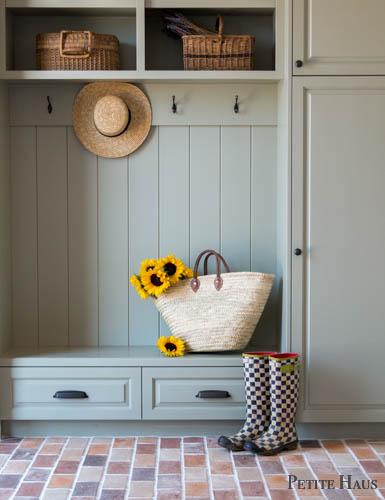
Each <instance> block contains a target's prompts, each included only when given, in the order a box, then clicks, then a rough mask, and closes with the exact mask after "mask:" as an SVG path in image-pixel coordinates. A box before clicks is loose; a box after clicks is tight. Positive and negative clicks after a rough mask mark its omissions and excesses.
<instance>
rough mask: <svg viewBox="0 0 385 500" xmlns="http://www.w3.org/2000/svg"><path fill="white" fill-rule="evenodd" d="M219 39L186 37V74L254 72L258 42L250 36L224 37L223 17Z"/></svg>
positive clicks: (212, 36) (184, 42)
mask: <svg viewBox="0 0 385 500" xmlns="http://www.w3.org/2000/svg"><path fill="white" fill-rule="evenodd" d="M218 19H219V30H218V35H184V36H182V40H183V63H184V69H185V70H251V69H253V59H254V44H255V38H254V37H253V36H250V35H224V34H223V17H222V16H218Z"/></svg>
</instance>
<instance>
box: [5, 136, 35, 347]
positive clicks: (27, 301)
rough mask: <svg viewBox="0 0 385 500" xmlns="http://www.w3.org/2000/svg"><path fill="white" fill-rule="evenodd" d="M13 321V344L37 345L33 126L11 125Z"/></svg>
mask: <svg viewBox="0 0 385 500" xmlns="http://www.w3.org/2000/svg"><path fill="white" fill-rule="evenodd" d="M11 185H12V188H11V189H12V192H11V200H12V208H11V213H12V324H13V344H14V345H15V346H37V345H38V343H39V339H38V287H37V283H38V281H37V197H36V128H35V127H18V128H11Z"/></svg>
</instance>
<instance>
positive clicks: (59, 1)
mask: <svg viewBox="0 0 385 500" xmlns="http://www.w3.org/2000/svg"><path fill="white" fill-rule="evenodd" d="M5 4H6V6H7V8H13V9H17V8H22V9H42V8H50V9H51V8H52V9H61V8H63V9H70V8H82V9H87V8H88V9H94V8H97V9H100V8H102V9H127V8H135V7H136V2H135V0H109V1H108V4H106V2H105V0H82V2H81V5H79V0H5Z"/></svg>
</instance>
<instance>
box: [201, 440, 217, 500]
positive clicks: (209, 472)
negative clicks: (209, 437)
mask: <svg viewBox="0 0 385 500" xmlns="http://www.w3.org/2000/svg"><path fill="white" fill-rule="evenodd" d="M203 448H204V450H205V455H206V470H207V482H208V485H209V495H210V499H211V500H214V487H213V480H212V477H211V469H210V466H211V464H210V457H209V450H208V447H207V441H206V438H205V437H204V438H203Z"/></svg>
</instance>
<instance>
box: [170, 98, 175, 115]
mask: <svg viewBox="0 0 385 500" xmlns="http://www.w3.org/2000/svg"><path fill="white" fill-rule="evenodd" d="M171 109H172V112H173V113H176V102H175V96H174V95H173V96H172V108H171Z"/></svg>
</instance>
